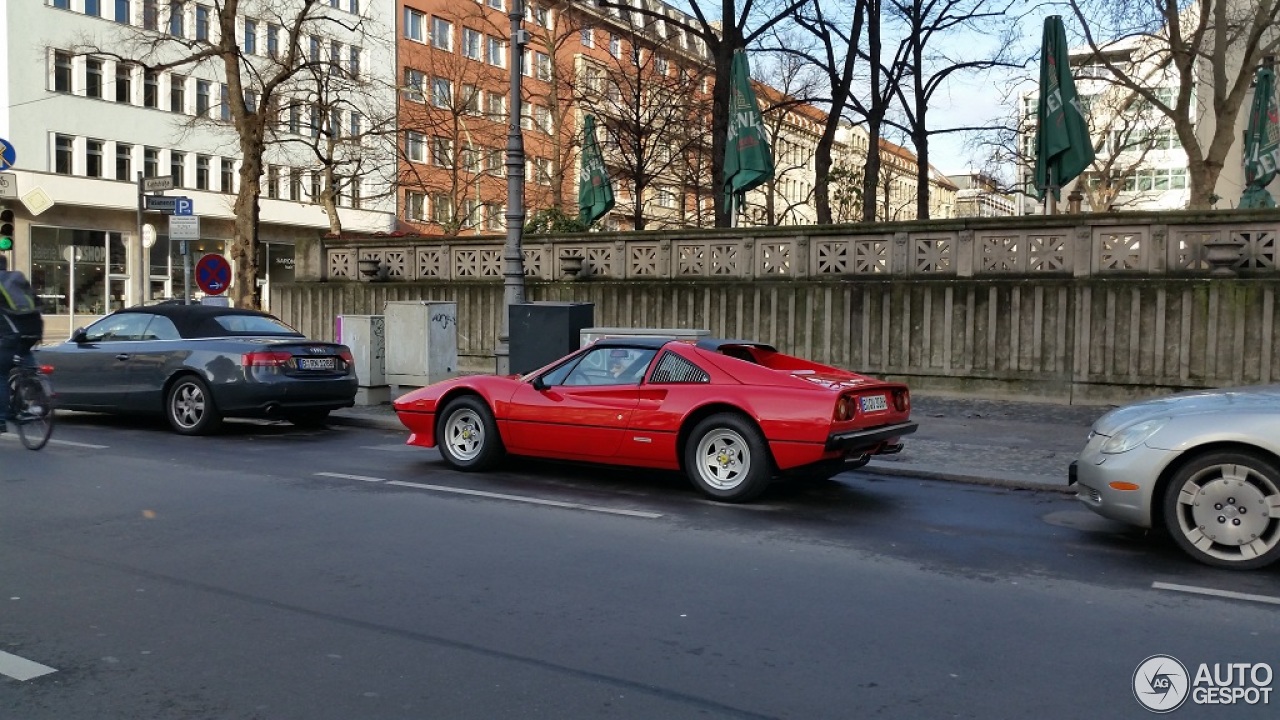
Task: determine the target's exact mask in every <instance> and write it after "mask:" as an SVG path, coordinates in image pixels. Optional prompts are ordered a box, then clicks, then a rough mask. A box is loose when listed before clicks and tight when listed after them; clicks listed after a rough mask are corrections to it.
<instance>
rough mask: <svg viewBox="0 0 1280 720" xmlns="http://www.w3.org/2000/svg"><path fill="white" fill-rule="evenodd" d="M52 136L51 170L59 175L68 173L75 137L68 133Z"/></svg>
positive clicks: (69, 172) (69, 171)
mask: <svg viewBox="0 0 1280 720" xmlns="http://www.w3.org/2000/svg"><path fill="white" fill-rule="evenodd" d="M53 138H54V139H53V171H54V172H56V173H58V174H59V175H70V174H71V160H72V158H73V153H74V148H75V138H73V137H71V136H70V135H54V136H53Z"/></svg>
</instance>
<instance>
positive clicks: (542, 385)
mask: <svg viewBox="0 0 1280 720" xmlns="http://www.w3.org/2000/svg"><path fill="white" fill-rule="evenodd" d="M533 389H534V390H537V391H538V392H542V391H543V390H546V389H547V383H546V381H545V380H543V379H542V376H541V375H539V376H537V377H535V378H534V379H533Z"/></svg>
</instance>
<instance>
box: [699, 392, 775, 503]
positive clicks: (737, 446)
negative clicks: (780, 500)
mask: <svg viewBox="0 0 1280 720" xmlns="http://www.w3.org/2000/svg"><path fill="white" fill-rule="evenodd" d="M684 454H685V456H684V464H685V472H687V473H688V475H689V479H690V480H692V481H693V484H694V485H695V486H696V487H697V488H698V489H699V490H701V491H702V492H704V493H706V494H707V495H710V496H711V497H713V498H715V499H716V500H723V501H725V502H748V501H750V500H753V499H755V498H756V497H757V496H759V495H760V493H762V492H764V489H765V488H766V487H768V485H769V479H770V477H771V476H772V475H773V461H772V458H770V456H769V448H768V446H767V445H765V441H764V437H763V436H761V434H760V431H759V430H757V429H756V427H755V426H754V425H752V424H751V423H750V422H749V421H748V420H747V419H746V418H743V417H742V416H740V415H734V414H731V413H719V414H716V415H712V416H710V417H708V418H706V419H704V420H702V421H701V422H699V423H698V424H697V425H696V426H695V427H694V428H693V432H691V433H690V434H689V440H688V441H687V442H686V443H685V448H684Z"/></svg>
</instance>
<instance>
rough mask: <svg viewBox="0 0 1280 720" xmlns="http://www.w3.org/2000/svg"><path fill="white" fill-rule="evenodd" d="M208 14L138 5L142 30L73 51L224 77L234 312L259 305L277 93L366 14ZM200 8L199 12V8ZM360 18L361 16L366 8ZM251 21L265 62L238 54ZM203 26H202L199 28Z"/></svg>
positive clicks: (293, 6) (297, 1)
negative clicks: (264, 48)
mask: <svg viewBox="0 0 1280 720" xmlns="http://www.w3.org/2000/svg"><path fill="white" fill-rule="evenodd" d="M209 2H210V4H211V6H212V7H211V9H210V15H209V16H207V17H206V18H204V19H203V20H202V19H201V18H200V17H197V18H196V27H194V28H189V25H188V24H187V22H186V19H185V16H183V15H180V16H178V18H179V19H174V17H172V16H170V15H169V14H168V13H169V12H170V11H172V10H174V9H177V10H180V11H184V10H185V8H186V7H187V4H185V3H182V4H170V5H167V6H166V8H165V9H164V10H161V8H160V7H159V6H160V4H159V3H154V4H152V3H148V4H145V5H144V13H143V27H142V29H140V30H138V29H134V28H127V27H124V26H121V27H120V28H113V32H114V33H115V36H114V37H112V38H111V39H110V40H109V41H107V43H106V45H105V46H104V45H101V44H94V45H89V46H87V47H84V48H78V49H77V51H78V52H81V53H84V54H93V55H99V56H106V57H114V58H116V59H117V60H120V61H123V62H128V63H136V64H138V65H141V66H143V67H144V68H146V69H148V70H151V71H157V72H158V71H165V70H173V71H178V70H181V71H183V72H184V73H185V72H193V71H199V70H203V71H204V72H205V73H206V74H209V75H214V74H217V75H221V76H222V77H223V78H225V83H226V93H225V98H224V102H225V107H226V109H227V112H226V114H227V115H228V116H229V122H230V127H231V128H232V129H233V130H234V133H235V135H236V138H237V145H238V149H239V154H240V183H239V190H238V191H237V193H236V199H235V203H234V206H233V208H234V213H235V220H234V229H233V235H232V241H231V247H230V251H229V252H230V255H231V259H232V261H233V263H234V267H235V281H234V283H233V285H232V288H231V299H232V301H233V302H234V303H235V304H236V305H237V306H238V307H253V308H256V307H259V306H260V297H259V288H258V283H257V279H258V271H259V268H258V252H257V250H258V223H259V216H260V205H259V198H260V195H261V177H262V174H263V157H264V154H265V152H266V150H267V147H268V145H269V144H270V135H271V130H272V127H273V126H274V125H275V124H276V123H277V122H278V116H277V114H278V108H279V107H280V104H281V100H282V95H284V94H285V93H288V92H290V91H292V90H294V89H296V87H297V85H298V84H299V83H300V82H301V81H303V80H304V79H305V78H307V77H310V76H311V75H312V74H313V73H314V72H318V71H322V70H323V66H324V65H326V64H327V59H326V58H324V57H323V56H322V55H321V53H320V52H319V44H320V43H322V42H324V41H325V39H327V38H334V37H339V38H341V37H352V36H359V35H361V34H362V33H363V32H364V30H365V26H366V16H365V15H353V14H350V13H342V12H332V8H330V7H329V5H328V3H327V2H324V1H323V0H209ZM202 7H204V6H202ZM366 12H367V10H366ZM243 16H251V17H254V18H256V19H258V21H259V22H260V23H262V24H263V26H265V27H269V28H270V29H271V30H270V31H271V32H272V33H274V34H275V37H274V38H272V39H271V41H270V44H271V46H272V47H274V48H275V50H274V52H269V53H267V54H266V55H265V56H263V55H254V54H252V53H248V52H245V50H244V49H243V46H242V44H241V42H240V38H239V37H238V35H237V19H238V18H240V17H243ZM202 22H206V23H207V26H206V25H202V24H201V23H202Z"/></svg>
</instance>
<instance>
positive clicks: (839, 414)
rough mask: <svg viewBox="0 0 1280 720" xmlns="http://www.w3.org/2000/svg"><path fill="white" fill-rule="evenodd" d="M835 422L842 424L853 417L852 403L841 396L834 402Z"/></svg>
mask: <svg viewBox="0 0 1280 720" xmlns="http://www.w3.org/2000/svg"><path fill="white" fill-rule="evenodd" d="M835 417H836V422H844V421H846V420H848V419H850V418H852V417H853V402H852V401H851V400H850V399H849V398H848V397H846V396H844V395H841V396H840V399H839V400H836V416H835Z"/></svg>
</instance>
